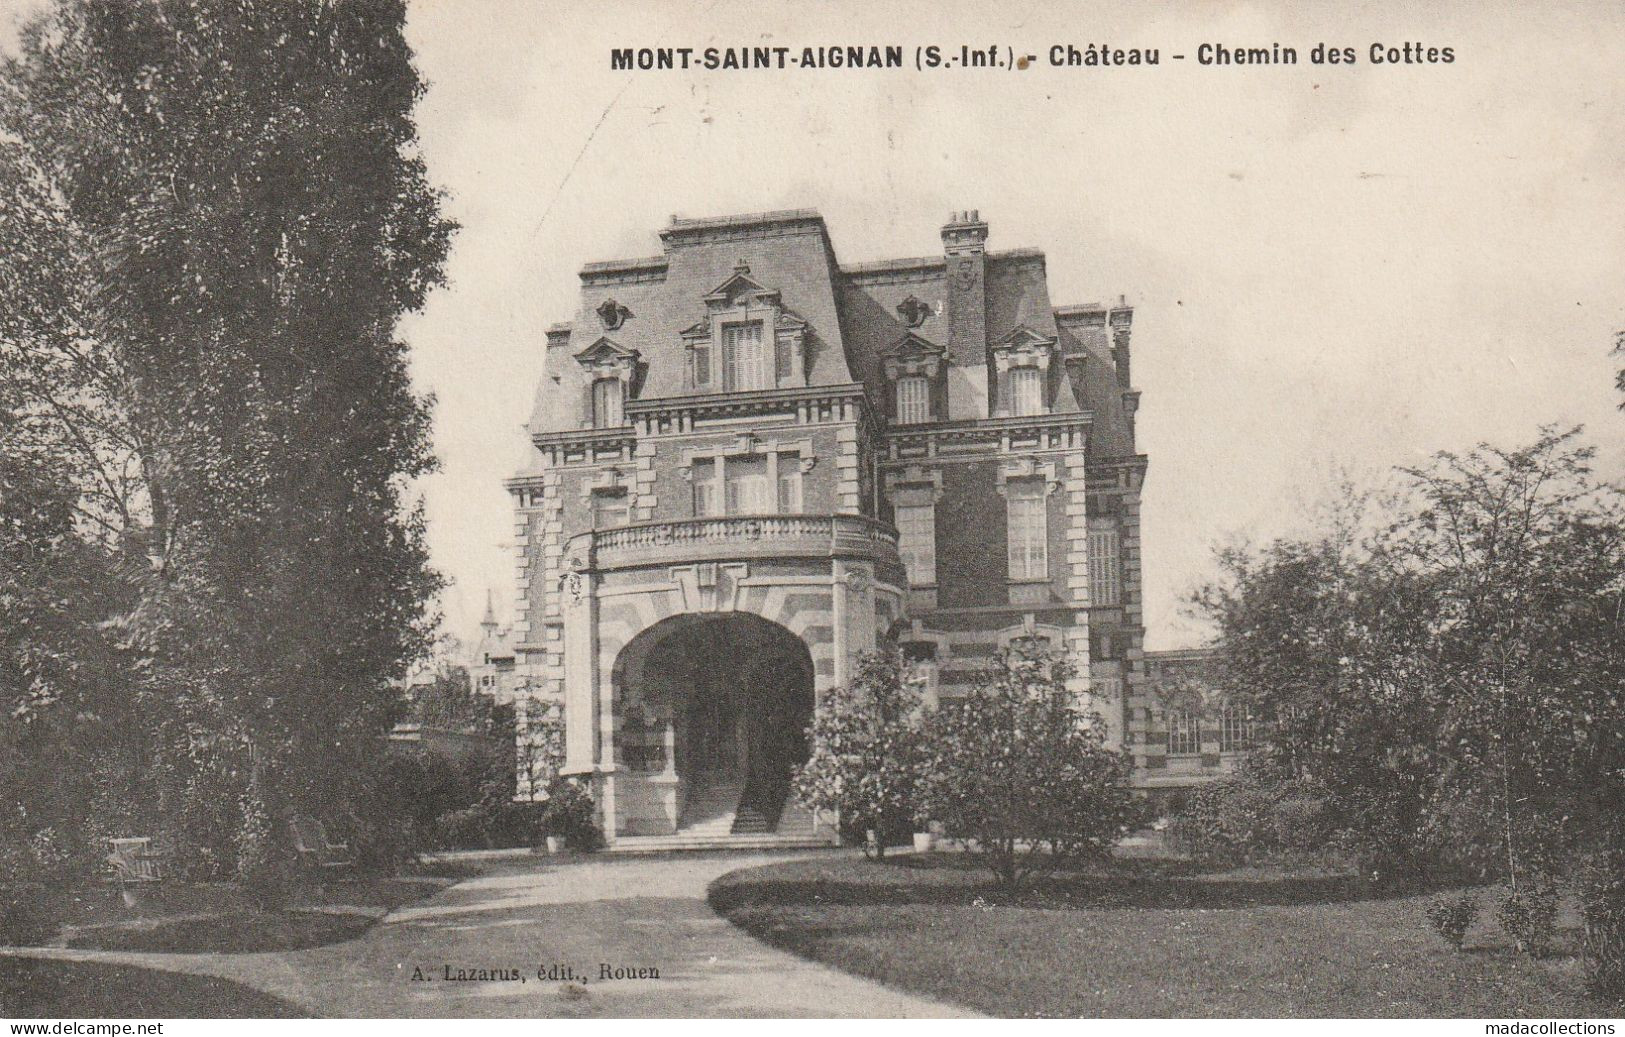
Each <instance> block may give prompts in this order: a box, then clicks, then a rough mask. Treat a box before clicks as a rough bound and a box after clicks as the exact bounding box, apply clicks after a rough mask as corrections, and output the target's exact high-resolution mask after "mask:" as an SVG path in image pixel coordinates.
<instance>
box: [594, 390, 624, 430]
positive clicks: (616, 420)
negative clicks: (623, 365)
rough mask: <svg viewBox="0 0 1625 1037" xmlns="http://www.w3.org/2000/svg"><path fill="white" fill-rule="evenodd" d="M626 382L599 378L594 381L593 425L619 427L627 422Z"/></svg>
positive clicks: (595, 426) (597, 426) (596, 426)
mask: <svg viewBox="0 0 1625 1037" xmlns="http://www.w3.org/2000/svg"><path fill="white" fill-rule="evenodd" d="M625 413H626V383H625V382H623V381H621V380H620V379H619V378H599V379H597V380H596V381H594V382H593V383H592V427H593V428H619V427H620V426H621V425H623V424H625V423H626V419H625Z"/></svg>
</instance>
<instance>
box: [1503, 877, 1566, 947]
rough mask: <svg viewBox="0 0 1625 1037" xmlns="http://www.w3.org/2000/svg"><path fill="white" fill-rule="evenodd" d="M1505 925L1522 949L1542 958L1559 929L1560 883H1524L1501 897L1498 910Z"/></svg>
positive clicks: (1507, 931) (1505, 929)
mask: <svg viewBox="0 0 1625 1037" xmlns="http://www.w3.org/2000/svg"><path fill="white" fill-rule="evenodd" d="M1496 920H1497V921H1498V922H1500V923H1501V928H1502V929H1503V930H1504V931H1505V932H1506V934H1507V935H1508V936H1510V937H1512V941H1513V943H1515V944H1517V947H1518V950H1520V951H1522V952H1523V953H1525V954H1528V955H1530V956H1531V957H1535V958H1540V957H1544V956H1545V955H1546V952H1547V951H1548V950H1550V949H1551V945H1552V935H1553V934H1554V933H1555V932H1556V931H1557V887H1556V886H1551V885H1545V886H1523V887H1521V888H1518V889H1514V890H1513V891H1512V892H1511V893H1510V894H1508V895H1507V898H1506V899H1505V900H1503V901H1501V907H1500V909H1499V910H1498V911H1497V912H1496Z"/></svg>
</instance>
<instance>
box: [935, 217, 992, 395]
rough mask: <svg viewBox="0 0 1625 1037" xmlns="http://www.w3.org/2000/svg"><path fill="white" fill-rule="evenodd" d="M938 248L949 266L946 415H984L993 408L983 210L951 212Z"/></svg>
mask: <svg viewBox="0 0 1625 1037" xmlns="http://www.w3.org/2000/svg"><path fill="white" fill-rule="evenodd" d="M942 251H943V255H944V256H945V257H946V260H945V262H946V265H947V271H946V274H947V286H946V291H947V305H946V307H945V309H946V311H947V312H946V316H947V325H948V341H947V342H946V343H945V345H946V347H947V353H948V361H949V364H950V371H949V379H948V416H949V417H952V418H985V417H987V416H988V415H989V414H991V413H992V410H991V408H992V400H991V399H990V395H991V394H990V392H989V385H991V384H993V383H992V370H991V368H992V361H991V360H990V359H989V357H988V351H987V276H986V275H987V224H985V223H983V222H982V217H981V213H980V212H978V211H977V210H975V209H971V210H968V211H964V212H956V213H954V214H953V215H952V216H951V217H949V219H948V222H947V223H946V224H945V225H944V226H943V228H942ZM956 371H957V372H960V374H959V375H956V374H955V372H956Z"/></svg>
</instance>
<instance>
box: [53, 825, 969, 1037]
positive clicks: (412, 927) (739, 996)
mask: <svg viewBox="0 0 1625 1037" xmlns="http://www.w3.org/2000/svg"><path fill="white" fill-rule="evenodd" d="M793 856H799V855H795V854H750V855H739V854H728V855H720V854H719V855H709V854H708V855H672V856H664V857H613V856H607V855H606V856H594V857H588V858H581V859H576V860H568V859H566V860H561V861H557V862H555V861H550V860H548V859H547V858H530V859H527V860H523V861H514V862H493V863H492V864H490V865H489V866H488V867H487V870H486V873H485V874H483V875H481V876H480V877H478V878H474V879H469V880H466V881H464V882H460V883H458V884H457V885H455V886H451V887H449V888H447V889H445V890H442V891H441V892H439V893H438V894H436V895H435V896H433V897H431V898H429V899H427V900H424V901H420V902H418V903H415V904H412V905H409V906H407V907H403V908H401V909H399V910H397V911H395V912H393V913H391V914H390V915H388V916H386V917H385V918H384V919H383V920H382V921H381V922H380V923H379V924H378V925H376V926H374V927H373V928H372V929H370V930H368V931H367V932H366V933H365V934H364V935H362V936H360V937H358V938H357V939H355V940H350V941H347V942H344V943H338V944H330V945H328V946H325V947H316V948H311V949H309V950H302V951H293V952H285V953H273V954H236V955H193V954H133V953H114V952H97V951H54V952H34V951H30V952H28V953H29V954H30V955H31V956H41V957H43V956H47V955H48V956H50V957H63V958H73V959H76V960H87V961H108V962H119V963H124V964H131V965H141V966H145V967H149V968H156V969H165V970H170V971H177V972H193V973H201V974H207V975H214V976H220V977H223V978H227V979H231V980H235V981H237V982H240V983H245V984H247V985H249V986H252V987H256V988H258V989H260V990H263V991H265V992H267V993H270V994H274V995H276V996H277V997H281V998H284V999H286V1000H288V1001H291V1002H294V1003H296V1004H298V1005H300V1006H301V1007H302V1008H304V1009H305V1010H307V1011H309V1012H310V1013H311V1014H313V1015H317V1016H323V1017H335V1016H361V1017H401V1016H454V1017H455V1016H518V1017H558V1016H564V1017H594V1016H607V1017H627V1016H632V1017H674V1016H675V1017H724V1018H727V1017H739V1016H770V1017H771V1016H818V1017H823V1016H863V1017H941V1016H954V1015H964V1014H968V1013H966V1012H965V1011H964V1010H962V1009H959V1008H957V1007H955V1006H952V1005H945V1004H942V1003H940V1002H935V1001H928V1000H925V999H922V998H917V997H913V996H911V995H908V994H904V993H901V992H899V991H894V990H891V989H888V988H886V987H882V986H880V985H878V984H876V983H872V982H870V981H868V980H863V979H858V978H856V977H853V976H848V975H846V974H844V973H840V972H836V971H834V970H832V969H829V968H827V967H825V966H822V965H816V964H813V963H811V962H808V961H804V960H802V959H800V958H797V957H795V956H793V955H790V954H786V953H784V952H782V951H778V950H774V949H772V948H770V947H768V946H766V945H764V944H762V943H760V942H758V941H756V940H754V939H752V938H751V937H749V936H747V935H745V934H744V933H743V932H741V931H740V930H738V929H736V928H735V927H734V926H732V925H731V924H730V923H728V922H726V921H724V920H723V919H721V918H719V917H718V916H717V915H716V914H715V913H714V912H713V911H712V910H711V908H710V906H709V905H708V904H707V903H706V899H705V893H706V887H707V886H708V885H709V884H710V882H711V881H712V880H713V879H715V878H717V877H718V876H720V875H723V874H725V873H726V872H729V871H733V870H735V869H737V868H746V867H751V866H754V865H757V864H766V863H770V862H773V861H777V860H786V859H789V858H790V857H793ZM549 966H553V968H552V970H551V972H549V971H548V967H549ZM605 967H608V968H609V969H610V970H612V971H613V970H623V971H620V972H618V973H615V975H616V976H617V978H606V976H605V973H604V968H605ZM448 968H449V969H450V970H451V971H452V974H453V975H454V976H455V975H456V974H457V973H458V971H459V970H461V972H462V974H463V975H465V976H471V977H474V978H472V979H469V980H466V981H458V980H455V979H453V980H448V979H447V978H446V970H447V969H448ZM482 970H483V971H482ZM539 970H541V975H540V976H539V975H538V971H539ZM566 970H568V971H566ZM650 970H654V971H656V972H658V978H653V975H652V973H651V971H650ZM507 976H512V977H523V978H522V979H520V978H501V977H507ZM570 976H573V977H574V979H573V980H572V979H570V978H567V977H570ZM639 976H643V977H647V978H636V977H639ZM414 977H417V978H414ZM426 977H427V978H426ZM583 977H584V978H585V982H582V981H581V980H582V979H583Z"/></svg>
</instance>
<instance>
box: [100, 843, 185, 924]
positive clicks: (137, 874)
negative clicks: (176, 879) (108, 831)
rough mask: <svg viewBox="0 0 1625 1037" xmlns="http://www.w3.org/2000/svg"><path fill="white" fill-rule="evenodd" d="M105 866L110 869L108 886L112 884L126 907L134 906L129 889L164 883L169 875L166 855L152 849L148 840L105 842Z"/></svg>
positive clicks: (168, 859)
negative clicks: (106, 847) (106, 851)
mask: <svg viewBox="0 0 1625 1037" xmlns="http://www.w3.org/2000/svg"><path fill="white" fill-rule="evenodd" d="M107 842H108V845H109V847H110V850H109V852H108V854H107V864H108V866H109V867H110V868H112V869H113V874H112V875H110V876H109V877H108V881H109V882H116V883H117V884H118V890H119V895H120V897H122V898H123V900H124V903H125V905H126V906H127V907H134V906H135V905H136V903H137V901H136V896H135V893H134V891H133V890H132V889H131V887H132V886H147V885H152V884H154V883H159V882H164V881H166V880H167V879H168V878H169V877H170V875H169V872H170V855H169V854H168V853H166V852H164V851H162V850H159V849H155V848H154V847H153V845H152V838H151V837H150V836H136V837H134V838H130V839H109V840H108V841H107Z"/></svg>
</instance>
